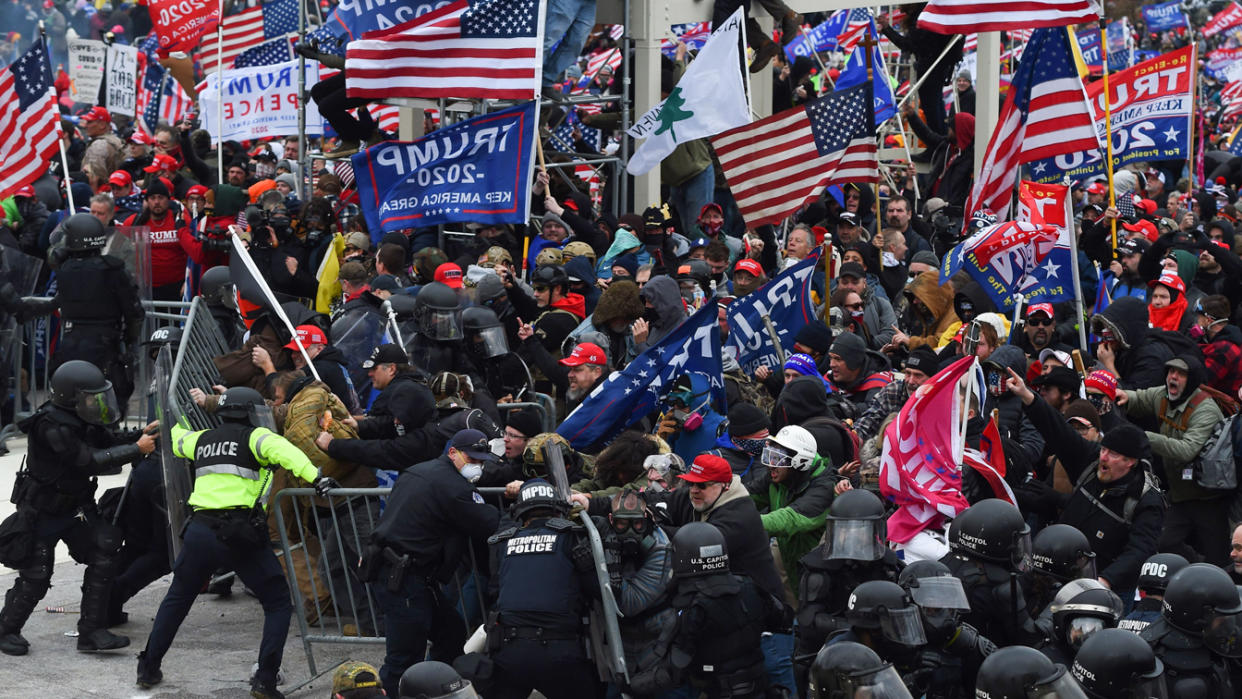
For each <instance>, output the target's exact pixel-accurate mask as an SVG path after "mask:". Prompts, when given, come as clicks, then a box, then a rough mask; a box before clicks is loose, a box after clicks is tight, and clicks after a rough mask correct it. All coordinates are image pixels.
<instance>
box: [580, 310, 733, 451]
mask: <svg viewBox="0 0 1242 699" xmlns="http://www.w3.org/2000/svg"><path fill="white" fill-rule="evenodd" d="M718 314H719V311H718V310H717V308H716V304H714V303H709V304H707V305H705V306H703V307H702V308H700V309H699V310H698V311H696V312H695V313H694V315H692V316H690V317H689V318H688V319H686V322H684V323H682V324H681V326H680V327H678V328H677V329H676V330H674V331H673V332H671V333H669V335H668V337H665V338H664V339H663V340H660V341H659V342H657V343H656V344H655V345H653V346H652V347H651V348H650V349H648V350H647V351H646V352H643V353H642V354H640V355H639V356H638V357H637V358H635V359H634V361H632V362H630V363H629V365H628V366H626V367H625V369H623V370H621V371H618V372H615V373H613V375H612V376H610V377H608V380H606V381H604V382H603V383H601V384H600V385H598V386H596V387H595V390H594V391H591V395H589V396H587V398H586V400H584V401H582V404H581V405H579V406H578V407H577V408H575V409H574V411H573V412H572V413H570V414H569V416H568V417H566V418H565V421H564V422H562V423H561V426H560V427H558V428H556V431H557V433H558V434H560V435H561V436H562V437H564V438H565V439H567V440H569V443H570V444H572V445H573V446H574V448H576V449H582V448H585V447H587V446H588V445H591V444H597V443H601V442H606V441H608V440H610V439H612V438H613V437H614V436H616V435H617V433H619V432H621V431H622V430H624V429H625V428H627V427H629V426H630V425H632V424H634V423H635V422H638V421H639V420H641V419H642V418H643V417H644V416H645V415H647V414H649V413H651V412H652V411H654V410H656V409H657V408H658V407H659V405H660V401H661V400H662V399H663V397H664V395H665V394H666V393H668V391H669V390H671V389H672V387H673V384H674V383H675V382H676V381H677V378H678V377H680V376H681V375H683V374H692V373H697V374H700V375H701V376H703V378H705V379H707V383H708V384H709V385H710V386H711V395H712V400H713V401H714V402H715V404H716V405H717V406H720V410H721V412H723V411H724V405H725V392H724V379H723V378H722V377H721V362H722V359H721V354H720V326H719V325H718V324H717V317H718Z"/></svg>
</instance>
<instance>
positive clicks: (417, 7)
mask: <svg viewBox="0 0 1242 699" xmlns="http://www.w3.org/2000/svg"><path fill="white" fill-rule="evenodd" d="M448 4H450V0H387V1H385V0H378V1H377V0H342V2H341V3H340V4H339V5H337V6H336V9H334V10H332V14H330V15H328V16H327V17H326V18H324V23H323V26H322V27H319V28H318V29H316V30H315V31H313V32H311V33H309V34H307V36H308V37H309V38H310V39H312V40H314V41H316V42H317V43H318V44H319V50H320V51H323V52H324V53H331V54H336V55H338V56H344V55H345V44H346V43H348V42H350V41H353V40H354V39H357V38H359V37H361V36H362V35H363V34H365V33H366V32H369V31H374V30H377V29H391V28H393V27H395V26H397V25H398V24H401V23H402V22H408V21H410V20H412V19H414V18H415V17H422V16H423V15H425V14H427V13H428V12H431V11H432V10H436V9H439V8H441V7H444V6H445V5H448Z"/></svg>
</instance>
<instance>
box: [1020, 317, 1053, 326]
mask: <svg viewBox="0 0 1242 699" xmlns="http://www.w3.org/2000/svg"><path fill="white" fill-rule="evenodd" d="M1026 324H1027V325H1036V326H1045V325H1052V324H1053V320H1052V319H1051V318H1027V319H1026Z"/></svg>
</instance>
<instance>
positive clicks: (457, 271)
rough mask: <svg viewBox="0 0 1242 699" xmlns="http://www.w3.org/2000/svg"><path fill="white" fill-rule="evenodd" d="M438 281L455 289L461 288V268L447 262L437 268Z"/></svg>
mask: <svg viewBox="0 0 1242 699" xmlns="http://www.w3.org/2000/svg"><path fill="white" fill-rule="evenodd" d="M436 281H438V282H442V283H444V284H448V285H449V286H451V287H452V288H454V289H460V288H461V267H458V266H457V265H456V264H454V263H452V262H445V263H444V264H442V265H440V266H439V267H436Z"/></svg>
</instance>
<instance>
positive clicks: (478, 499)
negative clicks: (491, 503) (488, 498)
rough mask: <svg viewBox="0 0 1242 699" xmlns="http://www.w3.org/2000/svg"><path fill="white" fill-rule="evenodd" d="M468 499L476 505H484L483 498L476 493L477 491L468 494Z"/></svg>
mask: <svg viewBox="0 0 1242 699" xmlns="http://www.w3.org/2000/svg"><path fill="white" fill-rule="evenodd" d="M470 499H471V500H474V501H475V502H476V503H478V504H480V505H482V504H484V502H483V496H482V495H480V494H479V491H477V490H476V491H474V492H473V493H470Z"/></svg>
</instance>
